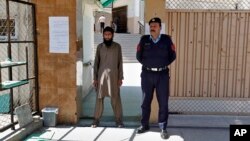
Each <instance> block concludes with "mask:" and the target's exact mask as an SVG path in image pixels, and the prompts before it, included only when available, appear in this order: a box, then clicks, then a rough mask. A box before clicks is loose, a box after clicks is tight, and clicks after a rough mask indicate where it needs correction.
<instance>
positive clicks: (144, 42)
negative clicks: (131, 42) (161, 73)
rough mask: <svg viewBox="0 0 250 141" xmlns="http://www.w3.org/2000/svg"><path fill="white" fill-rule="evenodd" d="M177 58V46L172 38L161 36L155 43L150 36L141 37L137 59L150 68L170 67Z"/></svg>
mask: <svg viewBox="0 0 250 141" xmlns="http://www.w3.org/2000/svg"><path fill="white" fill-rule="evenodd" d="M175 58H176V52H175V46H174V44H173V42H172V40H171V37H170V36H169V35H166V34H161V38H160V40H159V41H158V42H157V43H154V42H153V41H152V39H151V38H150V35H144V36H142V37H141V40H140V43H139V44H138V46H137V52H136V59H137V60H138V61H139V62H140V63H141V64H142V65H143V66H144V67H149V68H160V67H165V66H168V65H170V64H171V63H172V62H173V61H174V60H175Z"/></svg>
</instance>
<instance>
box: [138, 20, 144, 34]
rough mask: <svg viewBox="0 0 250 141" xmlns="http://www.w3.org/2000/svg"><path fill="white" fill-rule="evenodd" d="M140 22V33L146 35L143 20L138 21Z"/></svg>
mask: <svg viewBox="0 0 250 141" xmlns="http://www.w3.org/2000/svg"><path fill="white" fill-rule="evenodd" d="M138 24H139V34H141V35H144V34H145V26H144V24H143V23H142V22H141V21H138Z"/></svg>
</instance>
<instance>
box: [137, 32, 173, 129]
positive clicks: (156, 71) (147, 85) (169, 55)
mask: <svg viewBox="0 0 250 141" xmlns="http://www.w3.org/2000/svg"><path fill="white" fill-rule="evenodd" d="M172 46H173V43H172V40H171V38H170V37H169V36H167V35H161V37H160V40H159V41H158V42H157V43H154V42H153V41H152V39H150V37H149V35H145V36H143V37H142V38H141V41H140V43H139V45H138V47H137V54H136V57H137V60H138V61H139V62H140V63H141V64H142V73H141V88H142V93H143V100H142V104H141V108H142V118H141V124H142V126H149V118H150V113H151V102H152V99H153V94H154V89H155V90H156V97H157V100H158V103H159V112H158V123H159V127H160V129H164V130H165V129H166V127H167V121H168V98H169V69H168V67H167V66H168V65H169V64H170V63H172V62H173V61H174V60H175V58H176V54H175V51H174V50H173V48H172Z"/></svg>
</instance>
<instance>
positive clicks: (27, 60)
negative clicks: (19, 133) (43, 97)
mask: <svg viewBox="0 0 250 141" xmlns="http://www.w3.org/2000/svg"><path fill="white" fill-rule="evenodd" d="M35 29H36V24H35V5H34V4H31V3H28V2H24V1H16V0H1V1H0V62H1V65H0V69H1V70H0V71H1V72H0V77H1V78H0V80H1V82H0V84H1V85H0V101H1V102H0V132H2V131H4V130H6V129H8V128H12V129H14V127H15V124H16V123H17V118H16V115H15V113H14V109H15V108H16V107H17V106H20V105H23V104H26V103H29V105H30V107H31V110H32V112H33V113H36V111H38V109H39V107H38V81H37V80H38V78H37V76H38V75H37V70H38V69H37V49H36V48H37V42H36V30H35ZM20 61H22V62H23V64H26V65H22V63H20V64H19V62H20ZM6 62H7V63H9V65H7V66H4V65H3V64H4V63H6ZM18 80H20V82H27V83H22V84H20V83H19V84H18V85H17V86H10V87H9V88H6V87H4V86H3V84H4V82H9V81H12V82H13V81H18Z"/></svg>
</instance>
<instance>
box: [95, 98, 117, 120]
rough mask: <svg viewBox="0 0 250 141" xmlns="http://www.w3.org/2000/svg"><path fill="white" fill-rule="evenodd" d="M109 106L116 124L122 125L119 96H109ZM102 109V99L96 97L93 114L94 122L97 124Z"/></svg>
mask: <svg viewBox="0 0 250 141" xmlns="http://www.w3.org/2000/svg"><path fill="white" fill-rule="evenodd" d="M110 99H111V106H112V109H113V112H114V115H115V121H116V124H121V123H122V104H121V96H120V94H118V95H117V96H111V97H110ZM103 109H104V97H103V98H98V96H97V97H96V105H95V114H94V118H95V119H94V122H99V120H100V118H101V116H102V114H103Z"/></svg>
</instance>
